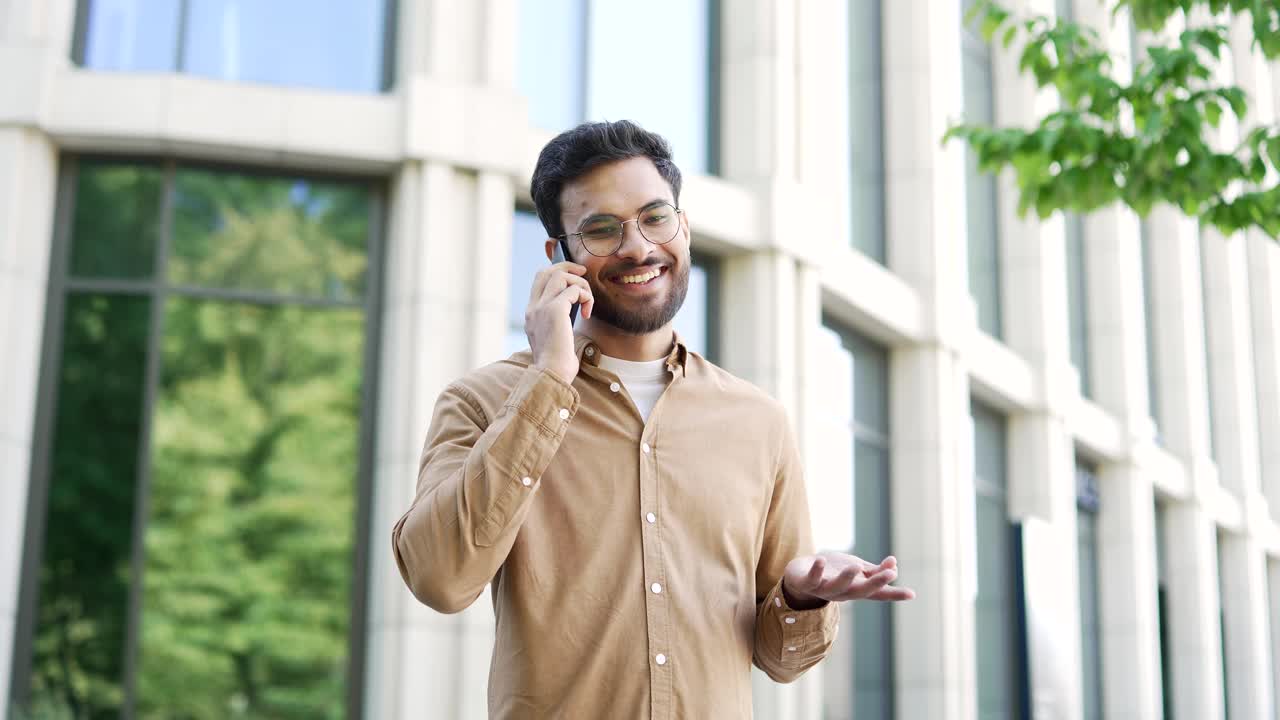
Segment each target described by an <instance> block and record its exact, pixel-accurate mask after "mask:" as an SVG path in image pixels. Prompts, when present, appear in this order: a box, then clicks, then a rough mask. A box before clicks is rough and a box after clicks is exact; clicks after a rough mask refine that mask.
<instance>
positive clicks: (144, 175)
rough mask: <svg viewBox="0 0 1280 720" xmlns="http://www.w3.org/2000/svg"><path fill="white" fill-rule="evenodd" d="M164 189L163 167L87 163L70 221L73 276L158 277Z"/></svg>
mask: <svg viewBox="0 0 1280 720" xmlns="http://www.w3.org/2000/svg"><path fill="white" fill-rule="evenodd" d="M160 189H161V169H160V167H159V166H146V165H136V164H120V163H114V162H110V161H101V162H93V161H86V162H84V163H83V164H82V165H81V170H80V173H79V174H78V175H77V177H76V189H75V199H74V203H75V207H74V209H73V212H72V220H71V223H72V230H71V236H72V238H73V240H74V242H73V243H72V246H71V274H72V275H74V276H76V277H100V278H150V277H154V275H155V253H156V239H157V237H158V236H159V233H160V226H159V220H160V200H161V198H160V195H161V193H160Z"/></svg>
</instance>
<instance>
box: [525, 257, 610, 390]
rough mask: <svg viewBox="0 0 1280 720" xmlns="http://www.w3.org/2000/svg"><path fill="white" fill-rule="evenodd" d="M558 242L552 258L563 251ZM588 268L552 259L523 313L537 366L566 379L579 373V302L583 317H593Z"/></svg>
mask: <svg viewBox="0 0 1280 720" xmlns="http://www.w3.org/2000/svg"><path fill="white" fill-rule="evenodd" d="M560 245H561V244H560V243H557V244H556V247H555V250H554V251H553V253H552V255H553V259H554V260H559V258H561V257H563V254H564V251H563V248H562V247H561V246H560ZM586 272H587V269H586V268H585V267H583V266H581V265H578V264H577V263H574V262H570V261H553V264H552V265H551V266H549V267H547V268H544V269H543V270H541V271H539V272H538V274H537V276H535V277H534V279H533V289H532V291H531V292H530V294H529V307H528V308H527V309H526V310H525V314H524V328H525V335H527V336H528V338H529V349H530V350H531V351H532V352H533V364H534V366H535V367H539V368H543V369H547V370H551V371H552V372H554V373H555V374H556V375H558V376H559V377H560V379H562V380H564V381H565V382H573V379H574V378H575V377H577V375H578V356H577V354H576V353H574V347H573V345H574V342H573V321H574V317H575V314H576V310H577V306H578V305H579V304H581V305H582V315H583V317H591V310H592V307H593V306H594V304H595V299H594V298H593V297H592V296H591V285H590V284H589V283H588V282H587V280H586V278H585V277H583V276H584V275H586Z"/></svg>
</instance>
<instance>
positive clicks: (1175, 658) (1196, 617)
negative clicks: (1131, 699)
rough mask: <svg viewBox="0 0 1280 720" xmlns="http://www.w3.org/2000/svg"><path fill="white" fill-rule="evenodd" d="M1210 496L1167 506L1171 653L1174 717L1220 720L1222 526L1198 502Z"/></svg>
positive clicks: (1221, 703)
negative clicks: (1219, 540) (1219, 550)
mask: <svg viewBox="0 0 1280 720" xmlns="http://www.w3.org/2000/svg"><path fill="white" fill-rule="evenodd" d="M1205 497H1206V495H1205V494H1200V495H1199V496H1198V498H1197V499H1196V500H1189V501H1182V502H1176V503H1170V504H1169V505H1167V506H1166V509H1165V522H1166V524H1167V525H1166V528H1165V530H1166V532H1165V538H1166V542H1167V543H1168V546H1167V547H1166V548H1165V551H1166V552H1165V553H1164V557H1165V562H1166V565H1167V567H1168V571H1169V588H1170V593H1169V596H1168V597H1169V603H1168V610H1169V615H1170V617H1169V619H1168V627H1169V642H1170V645H1171V647H1170V648H1169V649H1168V652H1167V653H1166V655H1167V657H1169V659H1170V662H1171V663H1172V667H1171V668H1169V671H1170V672H1171V673H1172V676H1171V679H1170V683H1169V684H1170V686H1171V687H1172V693H1171V695H1172V702H1173V707H1172V708H1171V710H1172V715H1173V716H1174V717H1193V718H1203V720H1219V719H1220V718H1222V716H1223V683H1222V633H1221V618H1220V612H1221V608H1220V605H1219V602H1218V553H1217V528H1216V526H1215V525H1214V521H1213V518H1212V517H1211V516H1210V515H1209V513H1208V512H1207V511H1206V510H1205V509H1204V508H1203V507H1202V506H1201V504H1200V502H1198V501H1197V500H1201V501H1202V500H1203V499H1204V498H1205Z"/></svg>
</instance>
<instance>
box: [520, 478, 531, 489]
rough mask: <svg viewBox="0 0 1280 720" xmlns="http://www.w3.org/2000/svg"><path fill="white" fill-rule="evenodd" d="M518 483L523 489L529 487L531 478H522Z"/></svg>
mask: <svg viewBox="0 0 1280 720" xmlns="http://www.w3.org/2000/svg"><path fill="white" fill-rule="evenodd" d="M520 483H521V484H522V485H524V486H525V487H529V486H530V485H532V484H533V478H524V479H523V480H521V481H520Z"/></svg>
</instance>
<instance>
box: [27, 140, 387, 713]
mask: <svg viewBox="0 0 1280 720" xmlns="http://www.w3.org/2000/svg"><path fill="white" fill-rule="evenodd" d="M86 161H87V162H109V163H118V164H128V165H133V166H150V167H156V168H159V169H160V171H161V172H162V173H163V176H162V184H161V202H160V207H159V212H160V217H159V218H157V220H158V222H159V223H160V225H159V231H158V233H157V238H156V253H155V256H154V259H153V263H154V265H153V268H152V270H153V272H152V274H151V276H150V277H149V278H146V279H127V280H119V279H112V278H101V279H97V278H95V279H88V278H74V277H72V275H71V250H72V247H71V246H72V242H73V238H72V227H73V216H74V212H75V207H76V197H75V195H76V183H77V179H78V176H79V172H80V166H81V163H82V162H86ZM58 164H59V169H58V176H57V180H56V188H57V194H56V203H55V210H54V228H53V238H52V248H51V253H50V262H49V283H48V290H47V297H46V312H45V322H44V331H43V338H42V341H41V359H40V372H39V381H38V386H37V387H38V396H37V401H36V408H35V422H34V424H33V440H32V450H31V456H30V470H29V476H28V477H29V481H28V493H27V508H26V515H25V520H26V522H25V528H24V530H23V547H22V554H21V556H20V560H19V576H18V606H17V613H16V615H17V625H16V628H15V631H14V638H13V644H12V658H13V660H12V666H11V669H10V677H9V680H10V686H9V687H10V689H9V697H8V698H5V701H7V702H9V703H11V704H12V705H14V706H17V707H22V706H23V705H25V704H26V703H27V702H28V701H29V700H30V684H31V674H32V661H33V659H34V658H33V653H34V641H35V625H36V618H37V614H38V608H39V585H40V582H39V577H40V570H41V565H42V562H43V554H44V544H45V535H46V529H47V522H48V498H49V489H50V486H51V483H52V480H53V479H52V477H51V465H52V459H53V458H52V453H53V441H54V438H53V430H54V422H55V419H56V414H57V402H58V387H59V371H60V368H61V366H62V358H63V355H62V352H63V348H62V338H63V333H64V329H65V320H66V316H65V311H66V300H67V298H68V296H69V295H70V294H71V293H73V292H84V291H89V292H102V293H109V294H115V295H134V296H143V297H146V298H147V299H148V300H149V301H150V305H151V307H150V308H149V312H150V315H151V316H150V319H149V321H148V328H147V347H146V357H147V367H146V369H145V381H144V382H145V387H144V390H143V397H142V398H139V400H141V401H142V403H143V413H142V415H141V418H142V421H141V428H140V431H139V437H138V453H139V456H140V458H141V459H142V461H141V462H140V463H139V464H138V468H137V473H136V477H135V485H134V488H135V491H134V493H135V494H134V499H135V511H134V514H133V515H134V516H133V521H132V531H131V539H130V543H131V553H132V556H131V571H130V579H129V600H128V614H127V617H126V619H125V628H126V629H125V633H126V636H125V637H126V640H125V647H124V648H122V656H123V663H122V664H123V667H124V677H123V678H122V679H121V688H122V690H123V692H124V700H123V703H122V710H121V716H122V717H125V718H132V717H135V715H136V699H137V673H138V648H139V646H140V633H141V615H142V608H141V600H142V592H143V588H142V575H141V573H142V567H143V563H144V562H145V554H144V547H143V541H144V540H145V529H146V524H147V517H146V512H145V511H146V507H147V502H148V501H149V493H150V474H151V464H152V463H151V458H152V447H153V434H154V427H153V418H154V415H155V402H156V395H157V389H158V387H159V383H160V379H161V378H160V354H161V353H160V350H161V346H160V343H161V341H162V336H163V319H164V311H165V305H166V301H167V300H168V299H169V298H171V297H178V298H192V299H205V300H209V299H213V300H232V301H237V302H248V303H258V304H275V305H303V306H311V307H335V308H347V309H359V310H361V311H362V312H363V314H364V315H363V317H364V324H365V328H364V340H363V347H362V354H361V364H362V370H361V387H360V413H359V419H358V423H359V426H358V428H359V429H358V434H357V440H356V442H357V448H358V451H357V457H356V475H355V477H354V478H353V480H354V487H353V492H354V497H353V505H354V507H355V517H353V518H352V528H351V529H352V533H353V535H352V553H353V554H352V558H351V563H352V565H351V571H352V572H351V588H350V598H351V608H350V620H349V624H348V631H347V644H346V647H347V653H346V660H347V663H346V684H345V689H346V698H345V704H346V717H347V718H349V720H360V719H361V718H362V717H363V714H364V692H365V688H366V678H365V669H366V665H367V662H368V642H367V636H368V628H369V618H368V607H369V600H370V597H369V595H370V591H371V588H370V583H369V579H370V567H371V564H372V563H371V561H370V551H371V548H372V544H371V543H370V531H371V528H372V511H373V491H374V485H373V479H374V478H373V475H374V473H373V469H374V453H375V450H376V448H375V446H374V444H375V438H376V431H377V428H376V423H377V418H378V413H377V398H378V388H379V386H380V372H379V370H380V361H381V347H380V343H379V339H380V337H381V331H382V304H383V301H382V289H383V284H382V283H383V281H384V272H385V269H384V264H385V263H384V259H385V245H386V227H387V218H388V206H387V202H388V188H387V185H386V180H385V179H384V178H380V177H376V176H359V175H349V174H340V173H325V172H315V171H311V170H295V169H292V168H277V167H264V166H251V165H240V164H232V163H219V162H207V161H195V160H192V161H186V160H183V159H181V158H176V157H168V156H164V157H157V156H145V155H142V156H139V155H132V154H121V155H113V154H104V153H72V152H66V153H63V154H62V156H61V158H60V160H59V163H58ZM180 168H181V169H187V168H190V169H199V170H207V171H213V172H225V173H235V174H240V175H250V176H260V177H270V178H291V179H298V180H303V179H305V180H324V181H337V182H344V183H351V184H358V185H361V186H363V187H364V188H366V190H367V191H368V193H369V226H368V228H369V229H368V240H367V246H366V253H367V255H366V257H367V269H366V273H367V275H366V284H365V293H364V297H363V298H362V299H361V300H359V301H356V302H351V301H341V300H327V299H316V298H298V297H296V296H289V295H283V294H280V293H273V292H269V291H262V290H234V291H229V290H225V289H219V288H207V287H187V286H175V285H171V284H169V283H168V282H167V280H166V277H165V269H166V268H165V260H166V259H167V253H168V249H169V247H170V246H171V243H172V228H171V218H172V215H173V213H172V198H173V188H174V181H175V175H176V172H177V171H178V170H179V169H180ZM140 510H141V512H140Z"/></svg>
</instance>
